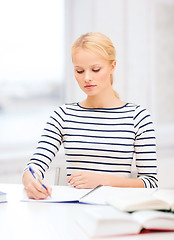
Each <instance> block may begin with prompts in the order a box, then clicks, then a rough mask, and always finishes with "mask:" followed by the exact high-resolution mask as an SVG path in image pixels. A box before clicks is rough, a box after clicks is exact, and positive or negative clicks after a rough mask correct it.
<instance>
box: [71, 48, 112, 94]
mask: <svg viewBox="0 0 174 240" xmlns="http://www.w3.org/2000/svg"><path fill="white" fill-rule="evenodd" d="M73 64H74V74H75V78H76V80H77V82H78V84H79V86H80V88H81V89H82V91H83V92H85V93H86V94H87V95H88V96H93V95H97V94H99V93H102V92H104V91H105V90H106V89H107V88H110V87H111V82H110V74H112V73H113V71H114V68H115V61H113V63H112V64H111V63H110V62H109V61H107V60H105V59H104V58H102V57H100V56H98V55H96V54H93V53H92V52H90V51H87V50H84V49H79V50H78V51H77V52H76V53H75V54H74V55H73Z"/></svg>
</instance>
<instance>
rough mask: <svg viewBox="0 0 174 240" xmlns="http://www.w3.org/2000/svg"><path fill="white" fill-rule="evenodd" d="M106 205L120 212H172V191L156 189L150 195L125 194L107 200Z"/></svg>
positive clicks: (173, 208) (173, 203)
mask: <svg viewBox="0 0 174 240" xmlns="http://www.w3.org/2000/svg"><path fill="white" fill-rule="evenodd" d="M107 203H108V204H110V205H112V206H113V207H115V208H117V209H120V210H122V211H128V212H132V211H136V210H166V211H172V212H174V190H173V189H157V190H156V191H154V192H152V194H146V193H145V192H144V193H143V192H142V194H137V193H136V192H134V193H132V194H130V192H129V193H128V194H127V193H126V192H124V193H121V194H119V195H117V196H116V197H114V196H113V197H111V198H108V200H107Z"/></svg>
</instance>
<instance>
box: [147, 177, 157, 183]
mask: <svg viewBox="0 0 174 240" xmlns="http://www.w3.org/2000/svg"><path fill="white" fill-rule="evenodd" d="M148 177H149V178H151V179H152V180H155V181H157V182H158V179H157V178H156V177H154V176H148Z"/></svg>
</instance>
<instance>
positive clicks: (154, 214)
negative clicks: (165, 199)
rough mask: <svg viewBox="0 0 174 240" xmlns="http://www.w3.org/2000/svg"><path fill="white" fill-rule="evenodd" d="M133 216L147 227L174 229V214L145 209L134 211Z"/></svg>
mask: <svg viewBox="0 0 174 240" xmlns="http://www.w3.org/2000/svg"><path fill="white" fill-rule="evenodd" d="M132 218H134V219H135V220H137V221H138V222H140V223H141V224H142V225H143V226H144V227H145V228H149V229H150V228H152V229H153V228H154V229H170V230H174V214H173V213H168V212H162V211H155V210H154V211H153V210H143V211H137V212H134V213H132Z"/></svg>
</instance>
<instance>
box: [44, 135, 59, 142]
mask: <svg viewBox="0 0 174 240" xmlns="http://www.w3.org/2000/svg"><path fill="white" fill-rule="evenodd" d="M41 137H48V138H52V139H54V140H56V141H58V142H60V141H59V139H57V138H54V137H51V136H49V135H41Z"/></svg>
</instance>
